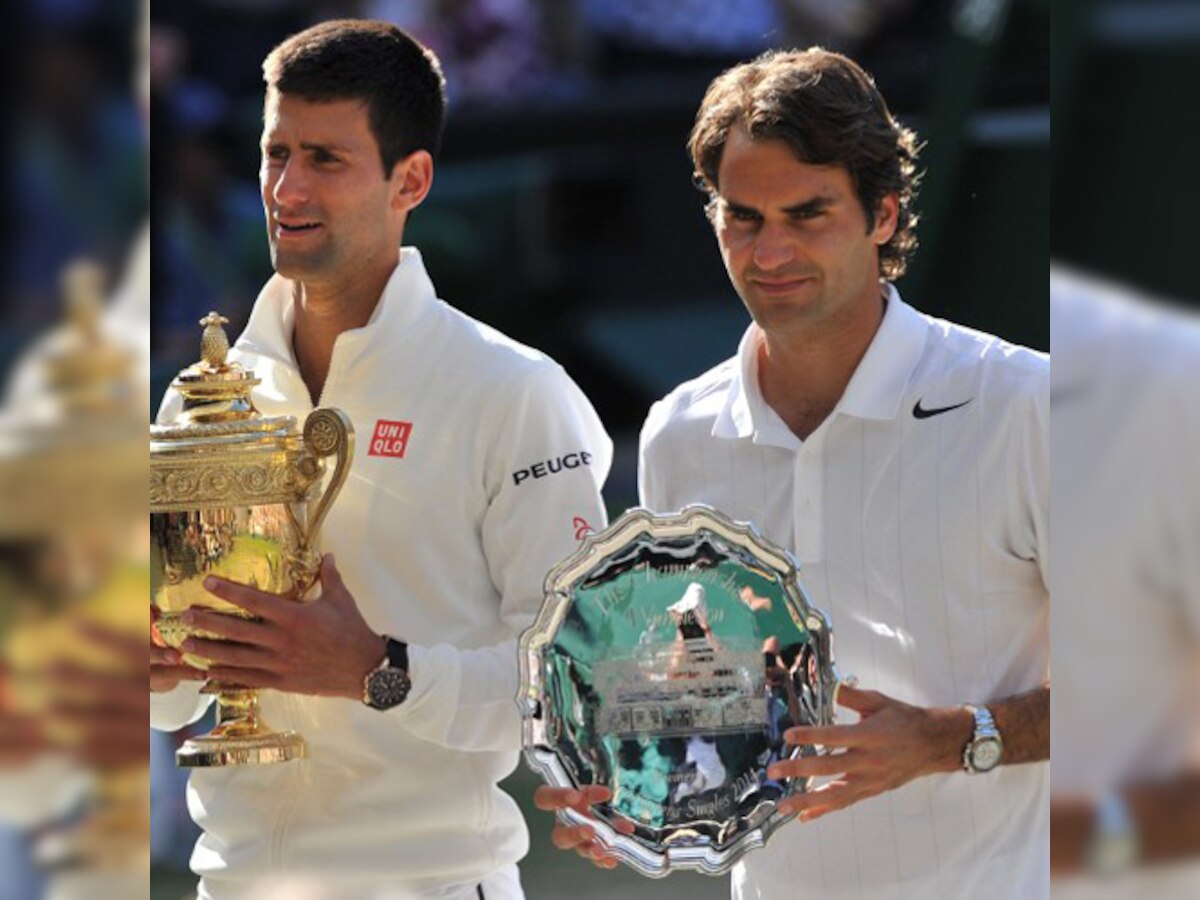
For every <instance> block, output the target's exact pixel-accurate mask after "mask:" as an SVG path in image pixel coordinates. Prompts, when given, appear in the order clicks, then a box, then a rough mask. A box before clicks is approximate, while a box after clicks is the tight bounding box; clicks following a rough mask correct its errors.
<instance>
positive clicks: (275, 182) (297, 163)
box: [267, 158, 309, 209]
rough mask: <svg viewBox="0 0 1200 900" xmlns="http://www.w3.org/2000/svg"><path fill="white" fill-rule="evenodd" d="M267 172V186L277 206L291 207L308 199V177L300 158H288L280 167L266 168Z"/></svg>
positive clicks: (302, 203)
mask: <svg viewBox="0 0 1200 900" xmlns="http://www.w3.org/2000/svg"><path fill="white" fill-rule="evenodd" d="M267 172H268V174H267V179H268V184H267V188H268V191H269V193H270V196H271V199H272V200H274V201H275V205H276V206H277V207H279V208H281V209H293V208H295V207H298V206H302V205H304V203H306V202H307V201H308V195H309V185H308V179H307V178H306V177H305V174H304V166H303V164H302V162H301V160H298V159H295V158H292V159H289V160H288V161H287V162H285V163H284V164H283V166H282V167H279V168H274V169H268V170H267Z"/></svg>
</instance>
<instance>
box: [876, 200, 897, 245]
mask: <svg viewBox="0 0 1200 900" xmlns="http://www.w3.org/2000/svg"><path fill="white" fill-rule="evenodd" d="M899 220H900V198H899V197H897V196H896V195H895V194H887V195H885V196H884V198H883V199H882V200H880V201H879V208H878V209H876V210H875V225H874V227H873V228H872V229H871V240H872V241H874V242H875V245H876V246H877V247H882V246H883V245H884V244H886V243H887V242H888V241H890V240H891V239H892V235H894V234H895V233H896V224H897V223H898V222H899Z"/></svg>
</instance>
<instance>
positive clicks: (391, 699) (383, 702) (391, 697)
mask: <svg viewBox="0 0 1200 900" xmlns="http://www.w3.org/2000/svg"><path fill="white" fill-rule="evenodd" d="M411 687H412V682H411V681H409V679H408V673H407V672H405V671H404V670H403V669H391V668H388V669H380V670H379V671H377V672H372V673H371V677H370V678H369V679H368V680H367V696H368V698H369V699H370V702H371V705H372V706H374V707H375V708H376V709H391V708H392V707H393V706H397V705H399V704H400V703H403V702H404V698H405V697H407V696H408V691H409V689H410V688H411Z"/></svg>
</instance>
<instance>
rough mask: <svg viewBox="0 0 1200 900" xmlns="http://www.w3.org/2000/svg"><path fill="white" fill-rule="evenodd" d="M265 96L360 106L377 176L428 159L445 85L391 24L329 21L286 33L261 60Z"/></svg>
mask: <svg viewBox="0 0 1200 900" xmlns="http://www.w3.org/2000/svg"><path fill="white" fill-rule="evenodd" d="M263 81H265V82H266V85H267V90H268V92H270V91H272V90H274V91H278V92H279V93H281V94H292V95H295V96H297V97H302V98H303V99H305V100H308V101H310V102H322V101H335V100H358V99H361V100H364V101H365V102H366V104H367V118H368V121H369V123H370V126H371V134H372V135H374V137H375V142H376V143H377V144H378V145H379V155H380V158H381V161H382V162H383V174H384V176H385V177H386V176H388V175H390V174H391V171H392V167H393V166H395V165H396V163H397V162H399V161H400V160H401V159H403V158H404V157H406V156H408V155H409V154H410V153H413V152H414V151H416V150H428V151H429V153H430V154H432V155H433V156H434V157H436V156H437V152H438V148H439V146H440V145H441V140H442V125H443V122H444V121H445V118H446V79H445V76H444V75H443V74H442V66H441V63H439V62H438V58H437V56H436V55H434V53H433V51H432V50H430V49H429V48H428V47H426V46H424V45H422V44H421V43H420V42H418V41H416V40H414V39H413V38H412V37H410V36H409V35H407V34H406V33H405V32H403V31H401V30H400V29H399V28H397V27H396V26H395V25H392V24H390V23H388V22H374V21H369V20H364V19H335V20H333V21H329V22H322V23H320V24H319V25H314V26H312V27H311V28H308V29H305V30H304V31H301V32H299V33H298V34H294V35H292V36H291V37H289V38H288V39H287V40H285V41H284V42H283V43H281V44H280V45H279V46H278V47H276V48H275V49H274V50H272V51H271V52H270V53H269V54H268V55H267V58H266V59H265V60H264V61H263Z"/></svg>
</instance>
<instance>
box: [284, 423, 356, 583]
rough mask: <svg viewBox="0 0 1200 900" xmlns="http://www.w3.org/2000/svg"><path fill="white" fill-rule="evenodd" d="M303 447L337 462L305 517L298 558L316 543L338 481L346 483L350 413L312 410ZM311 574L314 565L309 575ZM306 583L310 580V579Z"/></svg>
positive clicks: (351, 436)
mask: <svg viewBox="0 0 1200 900" xmlns="http://www.w3.org/2000/svg"><path fill="white" fill-rule="evenodd" d="M304 447H305V449H306V450H307V451H308V452H309V453H311V454H312V455H313V456H314V457H316V458H318V459H324V458H326V457H329V456H334V455H336V456H337V463H336V464H335V465H334V469H333V477H332V478H330V479H329V486H328V487H326V488H325V493H323V494H322V495H321V499H320V500H318V501H317V507H316V509H315V510H314V511H313V514H312V517H311V518H310V519H309V520H308V524H307V527H305V528H304V529H302V530H301V532H300V534H301V538H300V539H301V548H300V553H299V554H298V555H299V557H300V558H301V559H306V558H307V557H308V556H309V554H310V552H311V550H312V547H313V545H314V544H316V542H317V535H318V534H320V532H321V523H322V522H324V521H325V516H326V514H327V513H328V512H329V507H330V506H331V505H332V504H333V501H334V500H335V499H336V498H337V495H338V493H339V492H340V491H341V490H342V485H344V484H345V483H346V476H347V475H349V474H350V460H351V459H353V458H354V425H352V424H351V422H350V417H349V416H347V415H346V414H345V413H344V412H342V411H341V410H340V409H329V408H323V409H317V410H313V412H312V413H310V414H309V416H308V418H307V419H306V420H305V421H304ZM315 575H316V571H315V567H314V571H313V577H315ZM309 583H310V584H311V581H310V582H309ZM307 588H308V585H307V584H306V585H303V589H307ZM303 592H304V590H301V593H303Z"/></svg>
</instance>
